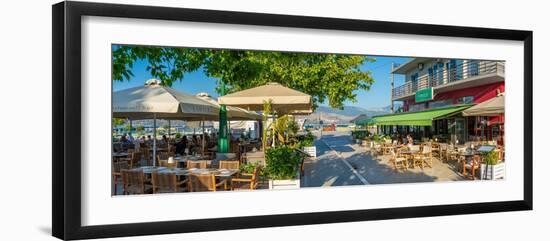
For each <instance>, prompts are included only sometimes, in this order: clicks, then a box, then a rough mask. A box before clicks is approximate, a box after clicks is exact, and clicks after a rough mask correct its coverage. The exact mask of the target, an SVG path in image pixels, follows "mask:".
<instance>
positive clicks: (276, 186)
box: [269, 178, 300, 190]
mask: <svg viewBox="0 0 550 241" xmlns="http://www.w3.org/2000/svg"><path fill="white" fill-rule="evenodd" d="M299 188H300V179H299V178H297V179H286V180H273V179H269V189H273V190H284V189H299Z"/></svg>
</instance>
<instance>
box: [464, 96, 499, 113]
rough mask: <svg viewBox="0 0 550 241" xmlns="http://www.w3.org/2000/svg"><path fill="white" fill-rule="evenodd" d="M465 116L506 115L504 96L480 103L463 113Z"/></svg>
mask: <svg viewBox="0 0 550 241" xmlns="http://www.w3.org/2000/svg"><path fill="white" fill-rule="evenodd" d="M462 114H463V115H464V116H498V115H501V114H504V95H500V96H497V97H494V98H492V99H490V100H487V101H485V102H482V103H479V104H477V105H475V106H472V107H471V108H468V109H466V110H464V111H463V112H462Z"/></svg>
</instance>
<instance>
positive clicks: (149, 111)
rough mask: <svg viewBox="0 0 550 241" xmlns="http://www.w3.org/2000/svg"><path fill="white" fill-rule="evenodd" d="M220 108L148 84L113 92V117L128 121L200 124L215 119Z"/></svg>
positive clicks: (190, 96) (151, 83)
mask: <svg viewBox="0 0 550 241" xmlns="http://www.w3.org/2000/svg"><path fill="white" fill-rule="evenodd" d="M218 112H219V108H218V106H216V105H213V104H212V103H210V102H208V101H204V100H202V99H200V98H197V97H195V96H193V95H189V94H186V93H182V92H179V91H177V90H175V89H172V88H170V87H166V86H161V85H160V81H159V80H155V79H153V80H148V81H147V82H146V83H145V85H144V86H140V87H135V88H130V89H124V90H120V91H116V92H114V94H113V117H115V118H130V119H147V118H152V116H153V114H155V115H156V118H158V119H181V120H190V119H196V120H201V119H203V118H217V116H218Z"/></svg>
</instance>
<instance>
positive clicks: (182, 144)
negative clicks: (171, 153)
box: [176, 136, 187, 155]
mask: <svg viewBox="0 0 550 241" xmlns="http://www.w3.org/2000/svg"><path fill="white" fill-rule="evenodd" d="M185 148H187V137H186V136H183V137H182V138H181V139H180V141H179V142H178V143H176V154H180V155H185Z"/></svg>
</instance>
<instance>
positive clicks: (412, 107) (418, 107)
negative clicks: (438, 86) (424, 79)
mask: <svg viewBox="0 0 550 241" xmlns="http://www.w3.org/2000/svg"><path fill="white" fill-rule="evenodd" d="M424 109H426V105H425V104H424V103H420V104H414V105H410V106H409V111H420V110H424Z"/></svg>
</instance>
